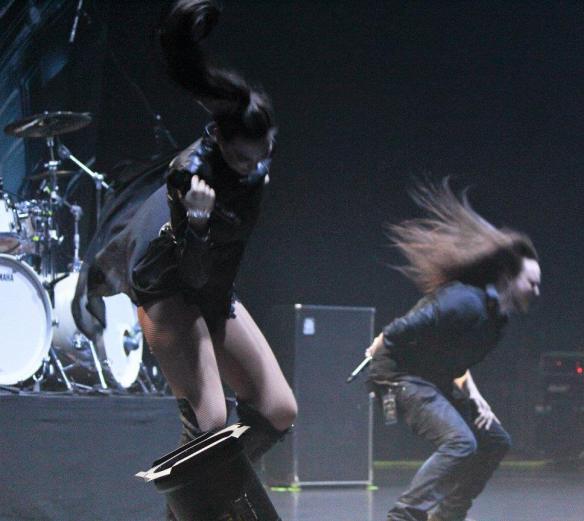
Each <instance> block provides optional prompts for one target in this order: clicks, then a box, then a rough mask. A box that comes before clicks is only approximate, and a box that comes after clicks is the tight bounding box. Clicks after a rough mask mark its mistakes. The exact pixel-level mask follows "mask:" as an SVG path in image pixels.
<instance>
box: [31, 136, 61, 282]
mask: <svg viewBox="0 0 584 521" xmlns="http://www.w3.org/2000/svg"><path fill="white" fill-rule="evenodd" d="M46 143H47V148H48V149H49V161H48V162H47V163H46V164H45V166H46V168H47V170H48V171H49V186H48V189H49V194H50V196H49V200H48V211H47V215H45V216H42V215H41V216H40V217H41V218H40V222H41V223H42V225H43V230H42V231H43V233H42V237H39V239H40V244H39V248H42V246H44V247H45V248H46V256H44V255H42V252H41V251H38V252H37V253H38V254H39V255H40V257H41V259H42V261H41V274H42V276H43V277H44V278H45V279H46V280H48V281H49V282H54V280H55V277H56V273H57V272H56V268H57V267H56V258H57V257H56V251H55V248H56V246H58V245H60V244H61V243H62V242H63V237H60V236H59V233H58V230H57V228H56V221H55V210H56V208H57V206H58V205H59V203H60V202H61V197H60V196H59V185H58V183H57V170H58V168H59V167H60V166H61V161H60V160H59V159H57V156H56V155H55V138H54V136H48V137H47V138H46ZM41 212H42V208H41ZM43 217H45V218H46V219H43Z"/></svg>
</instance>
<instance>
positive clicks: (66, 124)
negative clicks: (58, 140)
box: [4, 111, 92, 138]
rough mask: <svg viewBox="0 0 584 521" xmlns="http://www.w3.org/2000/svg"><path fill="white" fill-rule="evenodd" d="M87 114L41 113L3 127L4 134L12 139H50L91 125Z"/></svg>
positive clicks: (89, 116) (89, 115)
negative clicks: (12, 137)
mask: <svg viewBox="0 0 584 521" xmlns="http://www.w3.org/2000/svg"><path fill="white" fill-rule="evenodd" d="M91 119H92V118H91V114H90V113H89V112H62V111H57V112H43V113H42V114H36V115H35V116H28V117H27V118H24V119H20V120H18V121H14V122H12V123H10V124H9V125H7V126H6V127H4V132H5V133H6V134H8V135H9V136H14V137H25V138H31V137H42V138H47V137H52V136H58V135H60V134H66V133H67V132H74V131H75V130H79V129H80V128H83V127H85V126H87V125H89V123H91Z"/></svg>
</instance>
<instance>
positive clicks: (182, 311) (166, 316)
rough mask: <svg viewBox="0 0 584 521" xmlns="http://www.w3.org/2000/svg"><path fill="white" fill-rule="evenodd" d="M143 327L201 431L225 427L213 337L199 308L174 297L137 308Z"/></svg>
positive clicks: (171, 386)
mask: <svg viewBox="0 0 584 521" xmlns="http://www.w3.org/2000/svg"><path fill="white" fill-rule="evenodd" d="M138 317H139V319H140V325H141V326H142V330H143V332H144V335H145V337H146V340H147V342H148V345H149V346H150V349H151V350H152V352H153V354H154V355H155V356H156V359H157V360H158V363H159V364H160V368H161V370H162V372H163V373H164V376H165V377H166V380H167V381H168V384H169V385H170V388H171V389H172V392H173V394H174V396H175V397H176V398H179V399H180V398H185V399H187V400H188V402H189V403H190V405H191V408H192V409H193V411H194V412H195V416H196V420H197V423H198V426H199V428H200V429H201V430H202V431H208V430H211V429H215V428H219V427H223V426H224V425H225V422H226V416H227V412H226V406H225V397H224V395H223V387H222V385H221V379H220V377H219V371H218V367H217V360H216V358H215V353H214V352H213V343H212V340H211V335H210V333H209V330H208V329H207V325H206V323H205V320H204V319H203V317H202V315H201V311H200V310H199V308H198V306H196V305H194V304H186V303H185V301H184V299H183V297H182V296H181V295H175V296H171V297H169V298H166V299H164V300H160V301H157V302H154V303H152V304H149V305H147V306H144V307H141V308H139V309H138Z"/></svg>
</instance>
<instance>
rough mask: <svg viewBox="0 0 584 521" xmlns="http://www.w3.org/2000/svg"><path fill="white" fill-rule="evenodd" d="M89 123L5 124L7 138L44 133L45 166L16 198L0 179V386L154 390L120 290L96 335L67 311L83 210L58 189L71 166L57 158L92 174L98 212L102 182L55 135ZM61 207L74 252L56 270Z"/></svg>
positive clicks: (49, 115) (87, 118)
mask: <svg viewBox="0 0 584 521" xmlns="http://www.w3.org/2000/svg"><path fill="white" fill-rule="evenodd" d="M90 122H91V115H90V114H87V113H74V112H45V113H43V114H38V115H35V116H31V117H28V118H25V119H21V120H19V121H15V122H13V123H11V124H9V125H8V126H7V127H5V129H4V131H5V133H6V134H8V135H10V136H13V137H17V138H26V139H44V140H45V143H46V147H47V150H48V161H47V162H46V163H44V165H43V166H44V171H42V172H41V173H38V174H36V175H35V176H31V177H30V178H29V179H32V178H33V177H34V180H38V181H40V188H39V189H38V191H37V192H36V194H35V195H36V196H37V197H36V198H35V199H29V200H18V198H17V197H15V196H14V195H12V194H9V193H7V192H6V191H5V190H4V189H3V186H2V184H1V180H0V328H1V329H2V331H3V332H4V334H3V340H2V343H1V344H0V385H1V386H16V387H14V388H15V389H19V388H22V387H26V386H32V387H33V389H35V390H37V391H38V390H40V389H41V386H42V385H44V386H48V387H52V388H54V387H55V385H56V386H57V388H58V387H59V386H62V385H64V386H65V387H66V388H67V389H68V390H69V391H83V390H94V389H95V390H107V389H110V388H111V389H114V390H122V391H124V390H130V389H131V388H132V389H134V388H137V389H139V390H141V391H143V392H156V391H157V390H158V389H157V388H156V386H155V385H154V384H153V380H152V379H151V378H150V375H149V372H148V370H147V369H146V368H145V367H144V365H143V364H142V351H143V346H142V336H141V332H140V329H139V326H138V320H137V312H136V308H135V306H134V305H133V304H132V302H131V301H130V299H129V298H128V297H127V296H126V295H123V294H120V295H115V296H113V297H107V298H105V299H104V300H105V306H106V321H107V327H106V328H105V329H104V331H103V335H102V337H101V338H100V339H99V341H95V339H94V341H92V340H90V339H88V338H86V337H85V336H84V335H83V334H82V333H81V332H80V331H79V329H78V328H77V326H76V324H75V321H74V318H73V313H72V311H71V303H72V301H73V296H74V294H75V288H76V285H77V280H78V278H79V271H80V269H81V265H82V264H81V260H80V257H79V244H80V240H79V221H80V219H81V217H82V215H83V211H82V209H81V207H80V206H78V205H76V204H72V203H70V202H69V201H67V200H66V198H65V197H62V196H61V195H60V193H59V184H58V181H59V180H60V179H64V178H65V177H66V176H69V175H71V174H72V173H74V172H71V171H69V170H65V169H64V167H65V166H66V165H64V163H65V162H67V161H70V162H73V163H74V164H76V165H77V167H79V170H80V171H82V172H85V173H86V174H87V175H89V176H91V177H92V178H93V180H94V182H95V193H96V207H97V211H98V212H99V209H100V206H101V193H102V189H105V190H107V189H108V188H109V187H108V185H107V183H106V182H105V181H104V179H103V176H102V175H101V174H98V173H97V172H94V171H92V170H91V169H90V168H89V167H88V166H86V165H85V164H83V163H82V162H81V161H79V160H78V159H77V158H76V157H75V156H73V154H71V152H70V151H69V150H68V149H67V148H66V147H65V146H64V145H63V144H61V143H60V140H59V138H58V136H60V135H62V134H66V133H68V132H73V131H76V130H78V129H81V128H83V127H85V126H86V125H88V124H89V123H90ZM61 209H66V210H68V212H67V213H69V214H70V215H71V216H72V218H73V237H72V239H73V240H72V243H73V255H72V261H71V263H70V264H69V265H68V267H67V269H66V271H65V272H59V271H58V269H57V268H58V266H57V262H56V260H57V256H58V255H59V254H61V256H62V251H61V250H62V248H63V247H64V245H65V244H67V243H68V242H67V241H64V239H65V237H64V236H63V235H61V233H60V229H61V226H60V224H64V223H62V222H59V220H61V221H62V220H63V219H59V218H58V215H61V214H62V213H63V212H61V213H59V212H58V210H61ZM98 217H99V216H98Z"/></svg>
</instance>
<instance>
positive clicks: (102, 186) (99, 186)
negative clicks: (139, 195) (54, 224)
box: [58, 144, 110, 222]
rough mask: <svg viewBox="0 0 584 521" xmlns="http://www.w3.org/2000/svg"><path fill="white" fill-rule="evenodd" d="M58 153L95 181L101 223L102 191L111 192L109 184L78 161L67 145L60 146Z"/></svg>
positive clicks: (96, 204) (97, 208) (101, 176)
mask: <svg viewBox="0 0 584 521" xmlns="http://www.w3.org/2000/svg"><path fill="white" fill-rule="evenodd" d="M58 152H59V156H60V157H61V158H62V159H69V160H71V161H72V162H73V163H75V164H76V165H77V166H78V167H79V168H80V169H81V170H83V171H84V172H85V173H86V174H88V175H89V177H91V178H92V179H93V181H94V183H95V197H96V201H95V206H96V210H95V211H96V218H97V222H99V219H100V217H101V200H102V190H109V188H110V186H109V184H108V183H106V182H105V181H104V177H103V175H102V174H100V173H98V172H94V171H93V170H91V168H89V167H88V166H87V165H85V164H84V163H82V162H81V161H80V160H79V159H77V158H76V157H75V156H74V155H73V154H72V153H71V151H70V150H69V149H68V148H67V147H66V146H65V145H63V144H60V145H59V148H58Z"/></svg>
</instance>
